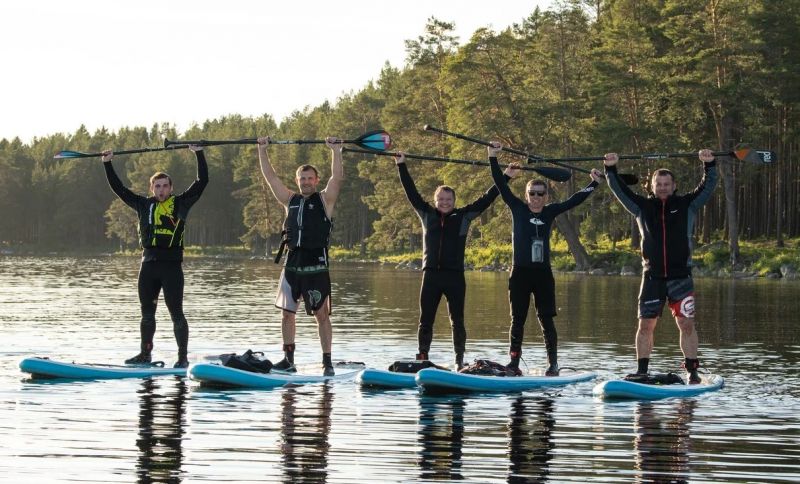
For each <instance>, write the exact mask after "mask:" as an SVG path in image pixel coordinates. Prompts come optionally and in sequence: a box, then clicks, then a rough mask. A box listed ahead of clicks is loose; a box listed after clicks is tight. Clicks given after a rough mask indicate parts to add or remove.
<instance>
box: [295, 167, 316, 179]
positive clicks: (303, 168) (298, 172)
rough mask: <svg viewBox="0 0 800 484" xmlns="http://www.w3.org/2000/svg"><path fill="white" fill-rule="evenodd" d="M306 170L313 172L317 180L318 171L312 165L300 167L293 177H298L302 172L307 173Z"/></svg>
mask: <svg viewBox="0 0 800 484" xmlns="http://www.w3.org/2000/svg"><path fill="white" fill-rule="evenodd" d="M308 170H311V171H313V172H314V174H315V175H317V178H319V170H317V167H316V166H314V165H300V167H299V168H297V171H296V172H294V176H295V177H299V176H300V173H303V172H304V171H308Z"/></svg>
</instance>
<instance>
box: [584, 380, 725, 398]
mask: <svg viewBox="0 0 800 484" xmlns="http://www.w3.org/2000/svg"><path fill="white" fill-rule="evenodd" d="M724 384H725V379H723V378H722V377H721V376H719V375H702V378H701V382H700V383H698V384H696V385H681V384H674V385H649V384H645V383H636V382H632V381H626V380H609V381H605V382H603V383H600V384H598V385H596V386H595V387H594V390H593V391H592V393H594V395H595V396H598V397H603V398H633V399H640V400H658V399H660V398H670V397H693V396H695V395H699V394H701V393H705V392H712V391H714V390H719V389H720V388H722V386H723V385H724Z"/></svg>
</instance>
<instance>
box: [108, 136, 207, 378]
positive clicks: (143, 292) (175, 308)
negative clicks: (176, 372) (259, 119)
mask: <svg viewBox="0 0 800 484" xmlns="http://www.w3.org/2000/svg"><path fill="white" fill-rule="evenodd" d="M189 149H191V150H192V151H194V154H195V156H196V157H197V179H196V180H195V181H194V183H192V185H191V186H190V187H189V188H188V189H187V190H186V191H185V192H183V193H181V194H180V195H173V194H172V191H173V187H172V178H170V176H169V175H167V174H166V173H164V172H161V171H159V172H157V173H156V174H154V175H153V176H152V177H150V191H151V192H152V193H153V196H152V197H144V196H142V195H137V194H135V193H133V192H132V191H130V190H129V189H128V188H126V187H125V186H124V185H123V184H122V182H121V181H120V179H119V177H118V176H117V174H116V172H115V171H114V167H113V166H112V165H111V160H112V159H113V158H114V152H113V151H104V152H103V158H102V160H103V167H104V168H105V170H106V178H108V184H109V185H110V186H111V190H112V191H113V192H114V193H115V194H116V195H117V196H118V197H119V198H120V200H122V201H123V202H124V203H125V204H126V205H128V206H129V207H131V208H132V209H134V210H136V213H137V214H138V215H139V244H140V245H141V247H142V250H143V252H142V266H141V268H140V269H139V279H138V289H139V303H140V304H141V307H142V321H141V324H140V327H139V328H140V332H141V349H140V352H139V354H138V355H136V356H134V357H132V358H129V359H127V360H125V363H126V364H146V363H150V362H151V359H152V357H151V353H152V351H153V336H154V335H155V332H156V304H157V303H158V294H159V293H160V292H161V289H164V302H165V303H166V305H167V309H168V310H169V315H170V317H171V318H172V328H173V332H174V333H175V340H176V341H177V343H178V361H177V362H176V363H175V367H176V368H186V367H187V366H189V358H188V351H189V350H188V347H189V324H188V323H187V322H186V316H184V314H183V268H182V267H181V261H182V260H183V233H184V231H185V229H186V217H187V216H188V215H189V209H191V208H192V205H194V204H195V203H196V202H197V200H199V199H200V195H202V194H203V190H205V188H206V185H208V165H207V164H206V158H205V156H204V155H203V147H202V146H195V145H192V146H190V147H189Z"/></svg>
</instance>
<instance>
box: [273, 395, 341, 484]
mask: <svg viewBox="0 0 800 484" xmlns="http://www.w3.org/2000/svg"><path fill="white" fill-rule="evenodd" d="M308 390H311V391H308ZM314 390H319V394H317V393H316V392H315V391H314ZM298 401H301V402H302V403H301V405H300V406H298ZM332 408H333V392H331V388H330V384H329V383H325V384H323V385H321V386H319V387H307V388H306V387H297V388H295V387H288V388H286V389H285V390H284V391H283V394H282V396H281V451H282V452H281V462H282V464H283V466H282V468H283V481H284V482H287V483H291V482H326V481H327V478H328V451H329V449H330V443H329V442H328V436H329V435H330V432H331V409H332Z"/></svg>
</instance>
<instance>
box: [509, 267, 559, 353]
mask: <svg viewBox="0 0 800 484" xmlns="http://www.w3.org/2000/svg"><path fill="white" fill-rule="evenodd" d="M531 294H533V298H534V304H535V305H536V315H537V316H538V317H539V324H540V325H541V327H542V334H543V335H544V342H545V346H546V347H547V350H548V354H549V353H550V352H551V351H553V352H554V351H555V348H556V345H557V340H558V335H557V333H556V325H555V323H554V322H553V316H555V315H556V283H555V279H553V271H552V270H551V269H550V268H549V267H542V268H530V267H514V268H512V269H511V277H510V278H509V279H508V299H509V302H510V304H511V331H510V334H509V342H510V347H511V351H512V352H520V351H522V339H523V336H524V335H525V320H526V319H528V309H529V308H530V304H531Z"/></svg>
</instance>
